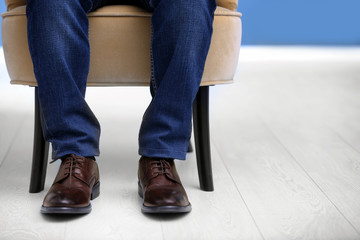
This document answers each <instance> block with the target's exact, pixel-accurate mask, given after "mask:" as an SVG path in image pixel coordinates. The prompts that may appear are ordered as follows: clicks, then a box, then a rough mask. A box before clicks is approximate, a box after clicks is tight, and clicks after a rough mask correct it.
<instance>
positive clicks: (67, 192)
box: [41, 154, 100, 214]
mask: <svg viewBox="0 0 360 240" xmlns="http://www.w3.org/2000/svg"><path fill="white" fill-rule="evenodd" d="M61 161H62V162H61V165H60V169H59V172H58V174H57V176H56V178H55V181H54V183H53V185H52V186H51V188H50V190H49V192H48V193H47V194H46V196H45V199H44V203H43V205H42V207H41V213H45V214H54V213H59V214H84V213H89V212H90V211H91V204H90V200H92V199H95V198H96V197H98V196H99V194H100V181H99V169H98V166H97V163H96V162H95V160H93V159H92V158H87V157H80V156H76V155H74V154H71V155H67V156H66V157H64V158H62V159H61Z"/></svg>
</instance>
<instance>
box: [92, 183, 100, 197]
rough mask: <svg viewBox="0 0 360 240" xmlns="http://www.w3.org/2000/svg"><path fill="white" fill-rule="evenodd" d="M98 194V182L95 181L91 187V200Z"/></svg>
mask: <svg viewBox="0 0 360 240" xmlns="http://www.w3.org/2000/svg"><path fill="white" fill-rule="evenodd" d="M99 195H100V182H97V183H96V184H95V185H94V186H93V188H92V191H91V197H90V199H91V200H93V199H95V198H97V197H98V196H99Z"/></svg>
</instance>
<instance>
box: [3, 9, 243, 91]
mask: <svg viewBox="0 0 360 240" xmlns="http://www.w3.org/2000/svg"><path fill="white" fill-rule="evenodd" d="M25 9H26V6H19V7H15V8H13V9H11V10H8V11H7V12H5V13H3V14H2V38H3V48H4V55H5V60H6V65H7V68H8V72H9V75H10V79H11V83H12V84H24V85H30V86H36V80H35V76H34V73H33V66H32V62H31V58H30V54H29V49H28V44H27V31H26V28H27V26H26V14H25ZM88 16H89V22H90V30H89V38H90V46H91V59H90V73H89V77H88V85H89V86H92V85H93V86H143V85H149V82H150V38H151V29H150V18H151V13H149V12H147V11H145V10H143V9H141V8H138V7H135V6H127V5H116V6H105V7H103V8H100V9H98V10H97V11H95V12H92V13H90V14H89V15H88ZM240 17H241V14H240V13H238V12H235V11H232V10H229V9H226V8H222V7H217V9H216V12H215V20H214V25H213V27H214V32H213V38H212V43H211V46H210V51H209V55H208V58H207V61H206V65H205V72H204V76H203V79H202V83H201V84H202V85H203V86H204V85H214V84H220V83H231V82H232V79H233V77H234V73H235V71H236V67H237V61H238V55H239V49H240V42H241V18H240Z"/></svg>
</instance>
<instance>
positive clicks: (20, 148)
mask: <svg viewBox="0 0 360 240" xmlns="http://www.w3.org/2000/svg"><path fill="white" fill-rule="evenodd" d="M0 57H1V56H0ZM240 59H241V62H240V67H239V71H238V73H237V75H236V82H235V83H234V84H232V85H227V86H216V87H213V88H212V89H211V134H212V136H211V137H212V155H213V173H214V180H215V192H210V193H209V192H203V191H200V190H199V185H198V180H197V170H196V159H195V156H194V153H191V154H189V155H188V160H187V161H185V162H178V164H177V166H178V171H179V173H180V176H181V177H182V181H183V183H184V185H185V187H186V189H187V192H188V195H189V198H190V200H191V203H192V205H193V211H192V212H191V213H190V214H187V215H180V216H164V215H161V216H148V215H144V214H142V213H141V212H140V204H141V200H140V199H139V197H138V196H137V185H136V184H137V178H136V171H137V160H138V158H139V156H138V155H137V132H138V127H139V124H140V120H141V117H142V113H143V111H144V110H145V108H146V105H147V103H148V101H149V99H150V97H149V92H148V89H146V88H90V89H88V95H87V98H88V102H89V104H90V105H91V107H92V108H93V111H94V112H95V114H96V115H97V116H98V118H99V120H100V122H101V124H102V138H101V151H102V155H101V157H100V158H99V159H98V162H99V164H100V171H101V178H102V180H101V183H102V188H101V195H100V197H99V198H98V199H96V200H94V201H93V202H92V205H93V211H92V213H91V214H89V215H86V216H80V217H66V216H65V217H64V216H62V217H51V216H43V215H41V214H40V211H39V210H40V205H41V203H42V200H43V197H44V195H45V193H46V191H47V190H48V189H49V187H50V185H51V183H52V181H53V178H54V176H55V174H56V172H57V167H58V163H55V164H52V165H49V167H48V177H47V179H46V186H45V191H43V192H41V193H39V194H29V193H28V185H29V174H30V165H31V156H32V137H33V136H32V131H33V112H32V111H33V89H32V88H29V87H24V86H10V85H9V84H8V81H9V79H8V77H7V75H6V70H5V66H4V60H3V59H2V58H0V123H1V124H0V239H1V240H3V239H16V240H18V239H45V240H51V239H170V240H171V239H196V240H199V239H269V240H270V239H274V240H281V239H284V240H290V239H311V240H317V239H324V240H325V239H326V240H330V239H339V240H343V239H360V48H309V47H307V48H305V47H302V48H296V47H275V48H274V47H272V48H268V47H244V48H243V49H242V52H241V58H240Z"/></svg>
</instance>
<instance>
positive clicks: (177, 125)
mask: <svg viewBox="0 0 360 240" xmlns="http://www.w3.org/2000/svg"><path fill="white" fill-rule="evenodd" d="M149 3H150V6H151V7H152V8H153V16H152V21H151V23H152V43H151V55H152V56H151V63H152V76H151V93H152V95H153V98H152V101H151V103H150V105H149V107H148V109H147V110H146V112H145V114H144V117H143V121H142V125H141V128H140V133H139V154H140V155H142V156H143V157H142V158H141V160H140V166H139V179H140V188H141V189H142V191H140V193H141V194H142V195H143V197H144V205H143V208H142V210H143V211H145V212H182V211H183V212H187V211H190V209H191V208H190V207H189V206H190V204H189V202H188V200H187V197H186V193H185V190H183V188H182V186H181V183H180V179H179V177H178V176H177V173H176V169H175V165H174V164H173V159H185V157H186V152H187V149H188V143H189V139H190V135H191V117H192V103H193V101H194V98H195V96H196V93H197V91H198V88H199V85H200V82H201V78H202V74H203V70H204V65H205V60H206V56H207V53H208V50H209V46H210V40H211V35H212V23H213V18H214V11H215V8H216V2H215V0H197V1H194V0H179V1H166V0H150V1H149ZM164 159H165V160H166V161H165V162H164V161H163V160H164ZM154 160H158V161H157V162H156V161H154ZM149 162H151V164H150V163H149ZM166 162H167V163H166ZM151 166H152V169H155V170H152V171H155V172H152V174H153V176H157V177H156V178H154V177H153V176H150V175H151V174H150V175H149V170H146V169H149V168H151ZM169 186H171V187H169Z"/></svg>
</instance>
